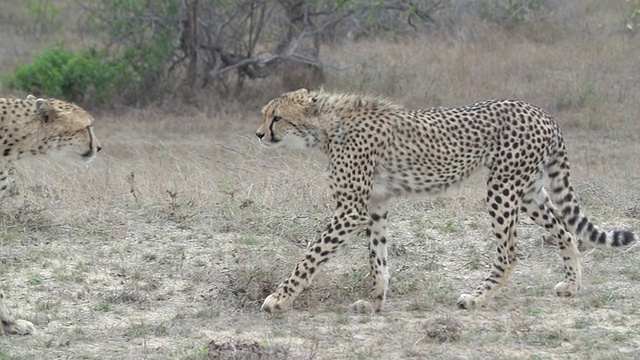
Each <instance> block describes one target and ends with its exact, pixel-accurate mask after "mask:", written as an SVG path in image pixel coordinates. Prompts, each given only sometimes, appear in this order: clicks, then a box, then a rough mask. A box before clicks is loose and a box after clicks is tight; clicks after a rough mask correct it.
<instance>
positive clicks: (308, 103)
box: [256, 89, 319, 149]
mask: <svg viewBox="0 0 640 360" xmlns="http://www.w3.org/2000/svg"><path fill="white" fill-rule="evenodd" d="M316 102H317V98H315V97H314V96H313V94H312V93H310V92H309V91H307V89H299V90H296V91H291V92H288V93H284V94H282V95H280V96H279V97H277V98H275V99H273V100H271V101H269V102H268V103H267V105H265V106H264V107H263V108H262V117H263V121H262V125H260V127H259V128H258V130H257V131H256V136H257V137H258V139H259V140H260V142H261V143H262V144H263V145H265V146H268V147H275V146H286V147H289V148H294V149H305V148H310V147H313V146H315V145H317V144H318V142H319V135H318V130H317V127H316V126H315V125H314V123H315V121H314V120H316V117H317V115H315V113H316V112H317V111H315V108H316Z"/></svg>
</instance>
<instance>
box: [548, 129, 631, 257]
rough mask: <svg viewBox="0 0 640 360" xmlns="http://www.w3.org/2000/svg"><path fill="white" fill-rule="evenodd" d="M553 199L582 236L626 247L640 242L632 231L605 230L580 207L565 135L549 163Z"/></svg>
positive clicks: (569, 226) (572, 229)
mask: <svg viewBox="0 0 640 360" xmlns="http://www.w3.org/2000/svg"><path fill="white" fill-rule="evenodd" d="M546 174H547V177H548V180H549V183H548V185H549V191H550V194H549V195H550V197H551V200H552V201H553V202H554V203H555V205H556V206H557V210H556V211H557V213H556V216H557V217H558V218H560V219H561V220H562V222H563V223H564V224H565V226H566V228H567V229H568V230H569V231H570V232H571V233H572V234H574V235H575V236H576V237H577V238H578V239H582V240H588V241H590V242H592V243H594V244H598V245H605V246H614V247H617V246H625V245H629V244H630V243H632V242H634V241H638V236H637V235H636V234H634V233H633V232H631V231H628V230H613V231H604V230H601V229H600V228H599V227H597V226H596V225H594V224H593V223H592V222H591V221H589V219H588V218H587V217H586V216H585V215H584V214H583V213H582V212H581V211H580V206H579V204H578V201H577V199H576V197H575V194H574V190H573V187H572V186H571V180H570V175H569V174H570V171H569V159H568V158H567V152H566V148H565V146H564V141H563V139H562V136H559V139H558V148H557V151H556V152H555V155H552V159H551V161H550V162H549V163H548V164H547V166H546ZM554 212H555V211H554Z"/></svg>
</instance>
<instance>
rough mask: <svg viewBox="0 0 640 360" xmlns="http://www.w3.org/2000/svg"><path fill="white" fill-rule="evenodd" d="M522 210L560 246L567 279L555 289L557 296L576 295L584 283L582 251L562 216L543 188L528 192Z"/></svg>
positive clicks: (535, 188)
mask: <svg viewBox="0 0 640 360" xmlns="http://www.w3.org/2000/svg"><path fill="white" fill-rule="evenodd" d="M522 209H523V210H524V211H526V213H527V214H528V215H529V217H530V218H531V219H532V220H533V221H535V223H536V224H538V225H539V226H541V227H543V228H545V229H546V230H547V231H549V234H550V236H551V237H553V238H554V240H556V242H557V244H558V248H559V249H560V252H561V255H562V260H563V263H564V264H563V265H564V270H565V278H564V280H563V281H561V282H559V283H558V284H557V285H556V286H555V287H554V290H555V292H556V294H557V295H558V296H573V295H575V294H576V293H577V292H578V291H579V290H580V285H581V284H580V283H581V281H582V271H581V265H580V251H579V250H578V244H577V241H576V240H575V239H574V237H573V234H571V232H569V231H568V230H567V229H566V228H565V227H564V225H563V223H562V222H561V221H560V220H559V217H560V216H562V215H561V214H560V213H559V211H558V210H557V208H556V207H555V205H554V204H553V203H552V202H551V200H550V199H549V196H548V195H547V192H546V191H545V189H544V188H542V187H534V188H533V189H532V190H531V191H529V192H527V194H526V195H525V199H524V200H523V205H522Z"/></svg>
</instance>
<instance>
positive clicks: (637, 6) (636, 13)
mask: <svg viewBox="0 0 640 360" xmlns="http://www.w3.org/2000/svg"><path fill="white" fill-rule="evenodd" d="M627 2H629V0H627ZM626 26H627V30H629V31H631V32H636V31H637V29H638V27H640V0H635V2H634V4H633V8H632V9H631V14H630V15H629V18H628V19H627V24H626Z"/></svg>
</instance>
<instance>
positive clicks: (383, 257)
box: [352, 200, 390, 314]
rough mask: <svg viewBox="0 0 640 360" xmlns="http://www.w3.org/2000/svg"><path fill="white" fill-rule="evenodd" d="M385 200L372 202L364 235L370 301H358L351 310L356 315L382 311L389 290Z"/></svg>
mask: <svg viewBox="0 0 640 360" xmlns="http://www.w3.org/2000/svg"><path fill="white" fill-rule="evenodd" d="M388 214H389V210H388V201H387V200H379V201H376V200H372V201H371V205H370V211H369V223H368V224H367V229H366V234H367V237H368V238H369V265H370V268H371V277H372V279H373V284H372V287H371V292H370V300H358V301H356V302H355V303H353V305H352V308H353V310H355V311H356V312H358V313H369V314H371V313H373V312H378V311H380V310H382V305H383V304H384V301H385V299H386V296H387V290H388V288H389V278H390V275H389V267H388V265H387V217H388Z"/></svg>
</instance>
